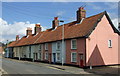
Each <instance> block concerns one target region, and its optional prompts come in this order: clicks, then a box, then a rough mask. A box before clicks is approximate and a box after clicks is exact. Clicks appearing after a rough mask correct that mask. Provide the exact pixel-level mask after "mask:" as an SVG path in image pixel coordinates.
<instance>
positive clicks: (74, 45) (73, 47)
mask: <svg viewBox="0 0 120 76" xmlns="http://www.w3.org/2000/svg"><path fill="white" fill-rule="evenodd" d="M76 48H77V44H76V40H72V49H76Z"/></svg>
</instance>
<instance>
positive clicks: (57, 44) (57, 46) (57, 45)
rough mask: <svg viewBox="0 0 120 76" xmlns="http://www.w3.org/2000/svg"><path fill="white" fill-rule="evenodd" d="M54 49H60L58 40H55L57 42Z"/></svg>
mask: <svg viewBox="0 0 120 76" xmlns="http://www.w3.org/2000/svg"><path fill="white" fill-rule="evenodd" d="M56 49H57V50H60V42H57V43H56Z"/></svg>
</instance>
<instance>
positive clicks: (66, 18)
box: [7, 4, 70, 20]
mask: <svg viewBox="0 0 120 76" xmlns="http://www.w3.org/2000/svg"><path fill="white" fill-rule="evenodd" d="M7 6H9V7H13V8H15V10H18V11H20V12H21V11H22V12H23V13H26V11H27V12H30V11H28V10H23V9H20V8H16V7H14V6H12V5H8V4H7ZM29 15H30V14H29ZM36 15H37V14H36ZM36 15H35V16H36ZM47 15H48V14H47ZM39 16H42V17H47V18H49V17H50V16H51V17H53V16H52V15H50V16H45V15H44V16H43V15H40V14H39ZM37 17H38V16H37ZM59 17H60V16H59ZM60 18H64V19H65V20H68V19H70V17H65V16H64V17H60Z"/></svg>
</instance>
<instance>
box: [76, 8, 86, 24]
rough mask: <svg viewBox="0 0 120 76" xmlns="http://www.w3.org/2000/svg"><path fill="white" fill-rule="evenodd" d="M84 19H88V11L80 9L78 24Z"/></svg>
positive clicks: (78, 11)
mask: <svg viewBox="0 0 120 76" xmlns="http://www.w3.org/2000/svg"><path fill="white" fill-rule="evenodd" d="M82 18H86V10H84V7H80V8H79V9H78V10H77V22H78V23H79V22H80V21H81V20H82Z"/></svg>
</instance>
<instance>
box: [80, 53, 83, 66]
mask: <svg viewBox="0 0 120 76" xmlns="http://www.w3.org/2000/svg"><path fill="white" fill-rule="evenodd" d="M83 66H84V65H83V54H80V67H83Z"/></svg>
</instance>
